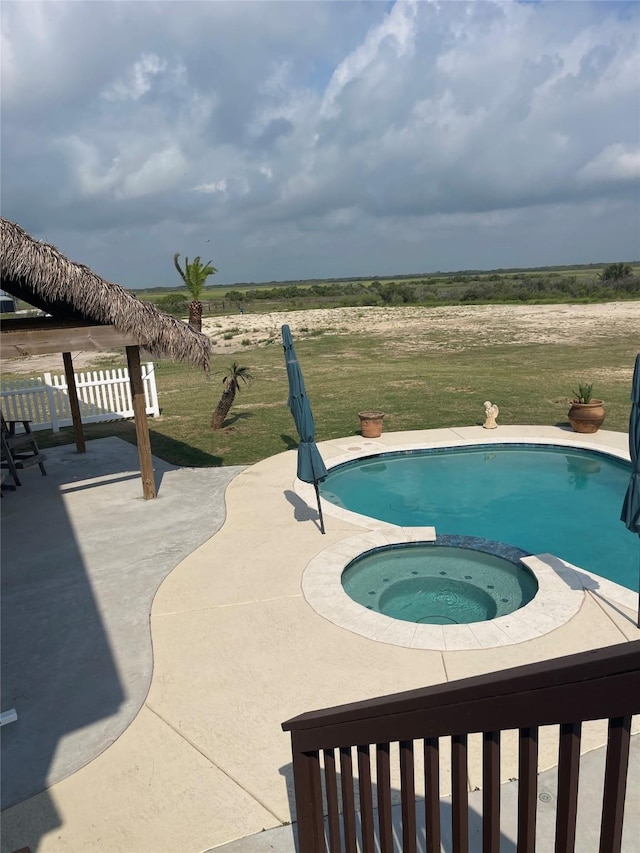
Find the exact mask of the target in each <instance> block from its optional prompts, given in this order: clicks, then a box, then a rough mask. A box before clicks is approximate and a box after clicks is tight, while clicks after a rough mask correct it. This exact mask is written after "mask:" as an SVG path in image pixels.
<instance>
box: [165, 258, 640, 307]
mask: <svg viewBox="0 0 640 853" xmlns="http://www.w3.org/2000/svg"><path fill="white" fill-rule="evenodd" d="M596 270H598V271H596ZM637 298H640V276H638V275H636V274H634V271H633V267H632V266H631V265H630V264H628V263H615V264H609V265H607V266H606V267H604V269H603V268H602V267H600V268H595V269H594V270H593V272H592V273H588V274H586V275H585V274H584V271H582V274H577V273H576V274H572V273H571V272H558V271H553V272H544V271H541V272H539V273H536V272H532V271H524V270H520V271H517V272H512V273H509V272H503V273H500V272H492V273H490V274H488V275H487V274H486V273H481V274H475V275H474V274H473V273H456V274H450V275H442V276H440V277H436V276H433V275H430V276H425V277H424V278H419V277H416V276H414V277H413V278H411V279H408V278H404V279H399V280H394V281H381V280H380V279H373V280H372V281H366V282H365V281H353V280H352V279H345V280H342V281H341V280H334V281H330V282H317V283H314V284H310V285H309V284H307V285H303V284H302V283H298V284H297V285H295V284H279V285H277V286H274V287H255V288H247V289H242V290H240V289H236V288H234V289H232V290H229V291H227V292H226V293H225V294H224V302H223V303H222V304H220V302H219V301H216V302H215V303H214V304H215V305H216V306H219V310H220V309H222V310H223V311H224V310H225V309H226V310H235V311H237V310H238V308H240V307H242V308H243V309H244V308H245V307H248V306H249V305H250V304H251V303H255V305H256V310H258V311H260V310H262V311H264V310H270V306H268V305H266V304H265V303H270V302H271V303H277V304H278V307H284V308H305V307H312V306H314V305H323V306H329V307H331V306H334V307H340V306H352V305H353V306H356V305H360V306H368V305H371V306H376V305H377V306H384V305H410V304H423V305H437V304H452V303H454V304H467V303H492V302H570V301H574V300H575V301H590V302H597V301H610V300H614V299H637ZM225 303H226V305H225ZM156 305H157V306H158V307H159V308H161V309H162V310H163V311H167V312H168V313H170V314H174V315H176V316H184V315H185V314H186V313H187V312H188V310H189V303H188V301H187V298H186V296H182V295H180V294H170V295H167V296H162V297H159V298H158V299H157V300H156ZM261 305H262V306H264V307H260V306H261ZM209 310H211V305H210V306H209Z"/></svg>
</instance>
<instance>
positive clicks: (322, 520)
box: [313, 480, 640, 619]
mask: <svg viewBox="0 0 640 853" xmlns="http://www.w3.org/2000/svg"><path fill="white" fill-rule="evenodd" d="M313 488H314V489H315V490H316V499H317V501H318V515H319V516H320V533H324V519H323V518H322V507H321V506H320V489H319V488H318V481H317V480H314V481H313ZM638 618H639V619H640V616H638Z"/></svg>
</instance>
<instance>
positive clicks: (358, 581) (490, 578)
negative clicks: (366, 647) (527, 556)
mask: <svg viewBox="0 0 640 853" xmlns="http://www.w3.org/2000/svg"><path fill="white" fill-rule="evenodd" d="M342 586H343V587H344V590H345V592H346V593H347V594H348V595H349V596H350V597H351V598H352V599H353V600H354V601H357V602H358V603H359V604H362V605H364V606H365V607H366V608H367V609H368V610H375V611H376V612H378V613H384V614H385V615H386V616H390V617H392V618H394V619H401V620H403V621H405V622H418V623H422V624H429V625H459V624H463V623H469V622H483V621H486V620H488V619H494V618H496V617H497V616H505V615H507V614H508V613H513V611H514V610H517V609H518V608H520V607H523V606H524V605H525V604H527V603H528V602H529V601H531V600H532V599H533V597H534V596H535V594H536V592H537V591H538V584H537V581H536V579H535V576H534V575H533V573H532V572H531V571H529V569H527V568H526V567H524V566H517V565H514V563H512V562H510V561H508V560H505V559H503V558H501V557H497V556H494V555H493V554H487V553H484V552H482V551H475V550H468V549H465V548H455V547H449V546H444V547H443V546H439V545H431V544H427V543H408V544H403V545H390V546H386V547H383V548H377V549H375V550H374V551H369V552H367V553H366V554H363V555H361V556H359V557H357V558H356V559H355V560H353V561H352V562H351V563H350V564H349V565H348V566H347V567H346V568H345V570H344V572H343V573H342Z"/></svg>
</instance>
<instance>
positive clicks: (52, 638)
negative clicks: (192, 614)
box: [0, 438, 243, 850]
mask: <svg viewBox="0 0 640 853" xmlns="http://www.w3.org/2000/svg"><path fill="white" fill-rule="evenodd" d="M46 456H47V462H46V466H47V472H48V476H46V477H42V476H41V475H40V472H39V471H38V469H37V468H35V469H30V470H28V471H25V472H24V478H23V485H22V486H21V487H19V488H18V489H17V490H16V491H15V492H9V493H7V494H5V496H4V497H3V498H2V501H1V502H0V505H1V510H2V533H3V536H2V659H1V664H2V710H3V711H4V710H8V709H10V708H15V709H16V711H17V714H18V719H17V721H16V722H14V723H10V724H9V725H7V726H4V727H3V728H2V768H1V769H2V808H3V809H8V810H7V811H5V813H4V814H3V850H4V849H7V850H14V849H17V848H19V847H21V846H26V845H29V846H31V848H32V850H35V849H37V845H38V841H39V839H40V837H42V835H45V834H47V833H49V832H51V831H52V830H54V829H55V828H56V827H57V826H59V821H60V819H59V816H58V815H57V813H56V809H55V806H54V805H53V802H52V800H51V798H50V797H49V794H48V793H47V791H46V789H47V788H49V787H50V786H51V785H53V784H54V783H55V782H58V781H60V780H61V779H64V778H65V777H66V776H68V775H70V774H71V773H74V772H75V771H76V770H78V769H80V768H81V767H82V766H84V765H85V764H87V763H88V762H89V761H91V760H92V759H94V758H95V757H96V756H98V755H99V754H100V753H101V752H103V751H104V750H105V749H106V748H107V747H108V746H110V745H111V744H112V743H113V742H114V741H115V740H116V739H117V738H118V737H119V735H120V734H121V733H122V732H123V731H124V730H125V728H126V727H127V726H128V725H129V724H130V723H131V721H132V720H133V719H134V717H135V716H136V714H137V713H138V711H139V710H140V707H141V706H142V704H143V702H144V700H145V697H146V695H147V692H148V689H149V685H150V682H151V675H152V671H153V656H152V648H151V635H150V626H149V613H150V611H151V604H152V600H153V596H154V595H155V592H156V590H157V588H158V586H159V585H160V583H161V582H162V580H164V578H165V577H166V576H167V574H168V573H169V572H170V571H171V570H172V569H173V568H174V567H175V566H176V565H178V563H179V562H180V561H181V560H182V559H184V558H185V557H186V556H187V555H188V554H190V553H191V552H192V551H193V550H195V548H197V547H198V546H199V545H201V544H202V543H203V542H204V541H206V540H207V539H208V538H210V536H212V535H213V534H214V533H215V532H216V531H217V530H218V529H219V528H220V526H221V525H222V523H223V521H224V518H225V507H224V491H225V488H226V485H227V484H228V482H229V481H230V480H231V479H232V478H233V477H234V476H236V474H238V473H239V472H240V471H241V470H243V469H242V468H241V467H233V468H205V469H184V468H175V467H174V466H172V465H169V464H168V463H165V462H163V461H162V460H159V459H157V458H154V470H155V479H156V484H157V485H158V486H159V488H158V497H157V498H156V499H155V500H149V501H145V500H144V499H143V498H142V489H141V483H140V475H139V473H138V472H137V466H138V454H137V448H136V447H135V446H133V445H130V444H128V443H127V442H125V441H122V440H121V439H118V438H104V439H100V440H98V441H91V442H88V443H87V453H85V454H78V453H77V452H76V450H75V447H74V446H73V445H65V446H62V447H56V448H49V449H47V450H46ZM40 792H44V793H40ZM36 794H39V797H38V805H37V827H36V826H34V825H33V814H32V816H31V817H32V819H31V823H30V825H29V826H23V825H22V824H23V820H24V819H23V817H22V814H21V811H20V809H21V807H20V805H19V804H20V803H21V802H22V801H23V800H25V799H27V798H29V797H32V796H34V795H36ZM16 804H17V805H16ZM9 807H13V808H9ZM5 844H6V845H10V846H7V847H6V848H5V846H4V845H5Z"/></svg>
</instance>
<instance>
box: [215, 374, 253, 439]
mask: <svg viewBox="0 0 640 853" xmlns="http://www.w3.org/2000/svg"><path fill="white" fill-rule="evenodd" d="M252 379H253V376H252V375H251V374H250V373H249V368H248V367H238V364H237V362H235V361H234V362H233V364H232V365H231V367H230V368H229V373H228V374H227V375H226V376H225V377H224V379H223V380H222V397H220V402H219V403H218V405H217V406H216V408H215V410H214V412H213V416H212V418H211V428H212V429H220V428H221V427H222V424H223V423H224V421H225V418H226V417H227V415H228V414H229V409H230V408H231V406H233V401H234V400H235V398H236V391H239V390H240V380H242V381H243V382H244V383H245V385H248V384H249V382H250V381H251V380H252Z"/></svg>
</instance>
